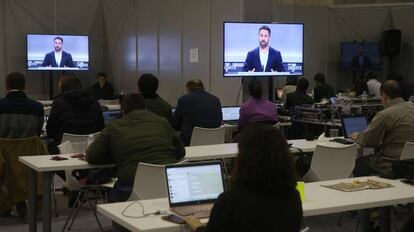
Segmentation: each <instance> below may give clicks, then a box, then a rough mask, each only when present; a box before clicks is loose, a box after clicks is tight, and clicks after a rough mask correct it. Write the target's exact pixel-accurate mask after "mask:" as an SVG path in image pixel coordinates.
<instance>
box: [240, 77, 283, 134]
mask: <svg viewBox="0 0 414 232" xmlns="http://www.w3.org/2000/svg"><path fill="white" fill-rule="evenodd" d="M262 93H263V89H262V84H261V83H260V82H259V81H258V80H252V81H251V82H250V83H249V95H250V98H249V100H247V101H246V102H245V103H243V105H242V106H241V107H240V118H239V123H238V127H239V130H241V129H242V128H243V127H244V126H245V125H246V124H248V123H252V122H266V123H269V124H276V123H277V121H278V116H277V108H276V105H275V104H274V103H273V102H271V101H269V100H267V99H264V98H263V97H262Z"/></svg>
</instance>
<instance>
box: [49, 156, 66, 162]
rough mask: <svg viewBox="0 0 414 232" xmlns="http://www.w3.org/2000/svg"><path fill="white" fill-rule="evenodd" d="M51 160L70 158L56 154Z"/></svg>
mask: <svg viewBox="0 0 414 232" xmlns="http://www.w3.org/2000/svg"><path fill="white" fill-rule="evenodd" d="M50 159H51V160H56V161H62V160H67V159H68V158H66V157H63V156H59V155H54V156H52V158H50Z"/></svg>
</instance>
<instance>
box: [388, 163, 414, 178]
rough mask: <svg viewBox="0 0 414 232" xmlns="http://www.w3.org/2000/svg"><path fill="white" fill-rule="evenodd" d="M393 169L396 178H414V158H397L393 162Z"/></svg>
mask: <svg viewBox="0 0 414 232" xmlns="http://www.w3.org/2000/svg"><path fill="white" fill-rule="evenodd" d="M392 171H393V172H394V175H395V177H396V178H401V179H409V180H413V179H414V159H406V160H396V161H394V162H393V163H392Z"/></svg>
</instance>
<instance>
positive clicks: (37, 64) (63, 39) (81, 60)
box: [27, 34, 89, 70]
mask: <svg viewBox="0 0 414 232" xmlns="http://www.w3.org/2000/svg"><path fill="white" fill-rule="evenodd" d="M27 69H28V70H89V39H88V36H84V35H41V34H28V35H27Z"/></svg>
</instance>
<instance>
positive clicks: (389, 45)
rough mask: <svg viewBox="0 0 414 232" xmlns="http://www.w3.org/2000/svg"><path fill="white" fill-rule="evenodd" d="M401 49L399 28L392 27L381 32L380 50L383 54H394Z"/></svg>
mask: <svg viewBox="0 0 414 232" xmlns="http://www.w3.org/2000/svg"><path fill="white" fill-rule="evenodd" d="M400 51H401V30H397V29H392V30H388V31H383V32H382V34H381V43H380V52H381V55H383V56H396V55H399V54H400Z"/></svg>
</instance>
